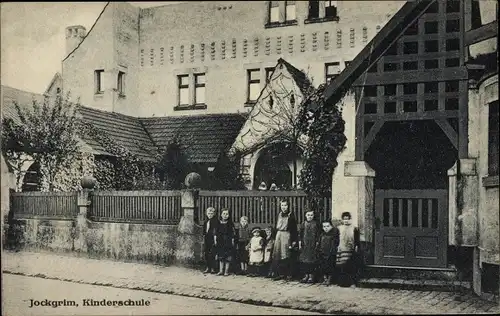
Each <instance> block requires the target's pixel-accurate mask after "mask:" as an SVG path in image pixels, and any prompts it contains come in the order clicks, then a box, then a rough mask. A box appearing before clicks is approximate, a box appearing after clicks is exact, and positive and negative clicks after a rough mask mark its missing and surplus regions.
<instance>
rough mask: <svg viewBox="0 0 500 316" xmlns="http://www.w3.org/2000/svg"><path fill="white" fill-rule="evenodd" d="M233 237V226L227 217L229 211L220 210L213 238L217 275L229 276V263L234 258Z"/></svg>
mask: <svg viewBox="0 0 500 316" xmlns="http://www.w3.org/2000/svg"><path fill="white" fill-rule="evenodd" d="M235 235H236V233H235V230H234V224H233V221H232V220H231V217H230V216H229V210H228V209H222V210H221V214H220V221H219V223H218V225H217V228H216V230H215V238H214V240H215V247H216V249H217V260H219V273H217V275H226V276H227V275H229V263H230V262H231V261H232V260H233V256H234V241H235V240H234V239H235Z"/></svg>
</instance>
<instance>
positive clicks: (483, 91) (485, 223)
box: [469, 75, 500, 264]
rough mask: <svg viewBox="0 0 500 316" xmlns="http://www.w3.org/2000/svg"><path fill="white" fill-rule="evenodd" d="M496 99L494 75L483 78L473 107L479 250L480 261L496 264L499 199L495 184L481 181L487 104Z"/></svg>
mask: <svg viewBox="0 0 500 316" xmlns="http://www.w3.org/2000/svg"><path fill="white" fill-rule="evenodd" d="M495 100H498V75H495V76H493V77H491V78H489V79H486V80H485V81H484V82H483V83H481V84H480V86H479V89H478V91H477V98H476V100H475V101H476V105H475V107H477V109H478V112H479V114H478V117H479V120H478V121H479V124H478V125H479V126H478V127H477V129H471V128H469V131H472V132H474V131H477V134H476V135H477V141H478V145H477V150H478V154H479V155H478V156H479V158H478V176H479V212H478V224H479V227H478V230H479V250H480V262H486V263H492V264H500V250H499V249H500V244H499V235H500V229H499V216H500V215H499V214H500V209H499V206H498V205H499V200H498V194H499V192H498V185H497V186H496V187H485V186H484V185H483V181H484V180H483V179H484V178H485V177H487V176H488V112H489V108H488V104H489V103H490V102H492V101H495Z"/></svg>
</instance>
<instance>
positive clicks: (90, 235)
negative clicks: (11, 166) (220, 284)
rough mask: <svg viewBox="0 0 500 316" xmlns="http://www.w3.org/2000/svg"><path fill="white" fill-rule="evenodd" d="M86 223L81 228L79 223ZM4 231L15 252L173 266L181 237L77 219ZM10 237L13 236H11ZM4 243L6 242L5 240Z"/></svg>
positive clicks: (174, 231) (29, 222) (159, 228)
mask: <svg viewBox="0 0 500 316" xmlns="http://www.w3.org/2000/svg"><path fill="white" fill-rule="evenodd" d="M82 220H83V222H85V224H84V225H81V222H82ZM10 229H11V230H9V225H6V227H5V231H10V232H11V234H13V235H15V237H14V239H9V241H11V242H12V243H11V245H12V246H14V247H15V248H16V249H23V250H24V249H26V250H34V251H50V252H59V253H60V252H66V253H68V252H72V253H75V254H77V255H80V256H84V257H90V258H97V259H114V260H121V261H137V262H148V263H153V264H162V265H164V264H167V265H169V264H174V263H177V262H176V260H175V258H176V257H178V256H179V255H180V256H181V257H186V255H184V254H178V253H177V252H178V251H177V244H178V243H177V239H178V238H179V237H180V234H179V232H178V228H177V226H176V225H153V224H129V223H110V222H92V221H89V220H88V219H84V218H80V217H79V218H78V219H77V220H44V219H22V220H16V221H15V222H14V223H13V224H12V226H11V227H10ZM11 236H12V235H11ZM192 237H193V238H194V241H195V242H194V249H193V252H194V258H190V259H191V260H189V261H190V263H193V264H196V263H198V262H200V261H201V258H202V256H201V251H202V236H201V229H199V227H197V229H196V230H195V232H194V234H193V235H192ZM4 240H6V239H4Z"/></svg>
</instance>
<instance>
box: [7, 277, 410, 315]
mask: <svg viewBox="0 0 500 316" xmlns="http://www.w3.org/2000/svg"><path fill="white" fill-rule="evenodd" d="M3 273H6V274H12V275H22V276H29V277H37V278H44V279H49V280H58V281H65V282H72V283H78V284H88V285H98V286H109V287H114V288H120V289H129V290H141V291H147V292H153V293H162V294H171V295H179V296H186V297H193V298H200V299H210V300H217V301H227V302H236V303H244V304H249V305H257V306H272V307H281V308H287V309H295V310H302V311H308V312H316V313H322V314H342V315H356V314H364V315H377V314H380V313H385V314H401V315H404V314H406V313H405V312H404V311H398V310H393V309H386V308H376V309H374V310H373V311H371V312H370V311H366V310H363V309H362V308H360V306H349V305H346V304H342V302H339V303H338V304H334V306H332V304H325V303H322V302H320V301H314V300H313V301H295V302H291V301H289V300H288V299H285V300H282V301H271V300H266V298H265V296H263V297H259V298H249V297H248V296H250V295H251V296H255V293H248V294H249V295H245V294H246V293H242V292H238V293H234V292H231V291H228V290H223V289H219V288H209V287H203V286H195V287H193V286H186V285H179V284H173V283H162V284H161V285H160V284H158V283H157V284H154V285H150V286H140V285H136V284H126V283H127V282H123V283H121V284H120V282H113V283H118V284H112V283H109V282H101V281H95V282H90V281H85V280H78V279H72V278H58V277H51V276H47V275H45V274H39V273H38V274H34V273H24V272H15V271H9V270H3ZM335 305H337V306H335ZM341 305H343V306H341Z"/></svg>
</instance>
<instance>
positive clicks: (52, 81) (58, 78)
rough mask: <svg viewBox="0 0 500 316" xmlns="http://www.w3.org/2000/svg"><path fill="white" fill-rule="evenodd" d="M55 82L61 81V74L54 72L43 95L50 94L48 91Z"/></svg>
mask: <svg viewBox="0 0 500 316" xmlns="http://www.w3.org/2000/svg"><path fill="white" fill-rule="evenodd" d="M57 80H62V77H61V74H60V73H59V72H56V74H55V75H54V77H52V80H51V81H50V83H49V85H48V87H47V89H45V94H48V93H49V92H50V89H52V86H54V84H55V83H56V82H57Z"/></svg>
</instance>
